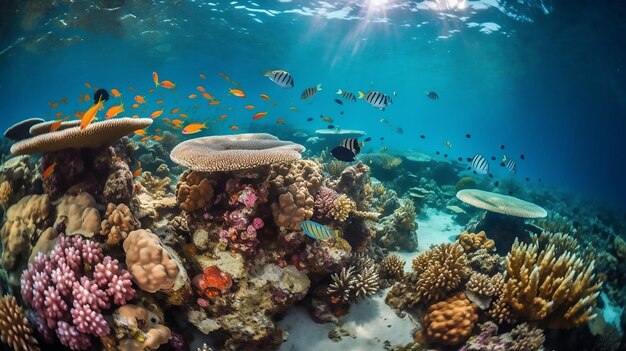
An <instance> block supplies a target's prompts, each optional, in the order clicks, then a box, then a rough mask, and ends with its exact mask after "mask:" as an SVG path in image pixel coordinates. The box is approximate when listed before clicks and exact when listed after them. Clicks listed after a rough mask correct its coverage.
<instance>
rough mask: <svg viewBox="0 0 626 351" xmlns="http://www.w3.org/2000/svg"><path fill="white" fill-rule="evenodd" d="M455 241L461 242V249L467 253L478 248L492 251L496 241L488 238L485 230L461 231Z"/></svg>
mask: <svg viewBox="0 0 626 351" xmlns="http://www.w3.org/2000/svg"><path fill="white" fill-rule="evenodd" d="M457 241H458V242H459V244H461V246H463V250H465V252H467V253H470V252H474V251H476V250H480V249H485V250H487V251H493V249H495V248H496V243H495V242H494V241H493V240H491V239H488V238H487V235H486V234H485V232H480V233H477V234H474V233H468V232H463V233H461V234H460V235H459V237H458V238H457Z"/></svg>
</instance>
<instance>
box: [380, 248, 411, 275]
mask: <svg viewBox="0 0 626 351" xmlns="http://www.w3.org/2000/svg"><path fill="white" fill-rule="evenodd" d="M404 264H405V262H404V260H402V259H400V256H398V255H396V254H391V255H388V256H387V257H385V258H383V260H382V261H381V262H380V267H381V268H382V269H381V271H382V273H383V276H384V277H389V278H391V279H393V280H396V281H400V280H402V278H403V277H404Z"/></svg>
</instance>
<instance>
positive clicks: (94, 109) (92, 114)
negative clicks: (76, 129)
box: [80, 100, 104, 130]
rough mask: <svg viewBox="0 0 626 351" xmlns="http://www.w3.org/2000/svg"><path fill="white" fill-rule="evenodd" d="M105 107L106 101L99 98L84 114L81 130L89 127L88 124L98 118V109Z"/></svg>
mask: <svg viewBox="0 0 626 351" xmlns="http://www.w3.org/2000/svg"><path fill="white" fill-rule="evenodd" d="M102 109H104V101H102V100H98V102H97V103H96V104H94V105H93V106H91V107H90V108H89V109H88V110H87V111H86V112H85V114H84V115H83V118H81V120H80V130H83V129H85V128H87V126H88V125H89V124H90V123H91V122H93V120H94V119H96V115H97V114H98V111H100V110H102Z"/></svg>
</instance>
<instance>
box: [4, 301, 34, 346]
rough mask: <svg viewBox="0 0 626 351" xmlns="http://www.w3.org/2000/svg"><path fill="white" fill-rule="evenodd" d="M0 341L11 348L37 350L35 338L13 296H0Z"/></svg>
mask: <svg viewBox="0 0 626 351" xmlns="http://www.w3.org/2000/svg"><path fill="white" fill-rule="evenodd" d="M0 341H2V343H3V344H7V345H9V347H11V348H13V350H22V351H38V350H40V349H39V345H38V343H37V339H35V337H33V330H32V329H31V327H30V324H29V323H28V320H27V319H26V316H25V315H24V311H22V308H21V307H20V306H19V305H18V304H17V300H16V299H15V296H10V295H7V296H4V297H0Z"/></svg>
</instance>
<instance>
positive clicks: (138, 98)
mask: <svg viewBox="0 0 626 351" xmlns="http://www.w3.org/2000/svg"><path fill="white" fill-rule="evenodd" d="M135 101H137V102H138V103H140V104H145V103H146V99H144V98H143V96H141V95H135Z"/></svg>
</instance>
